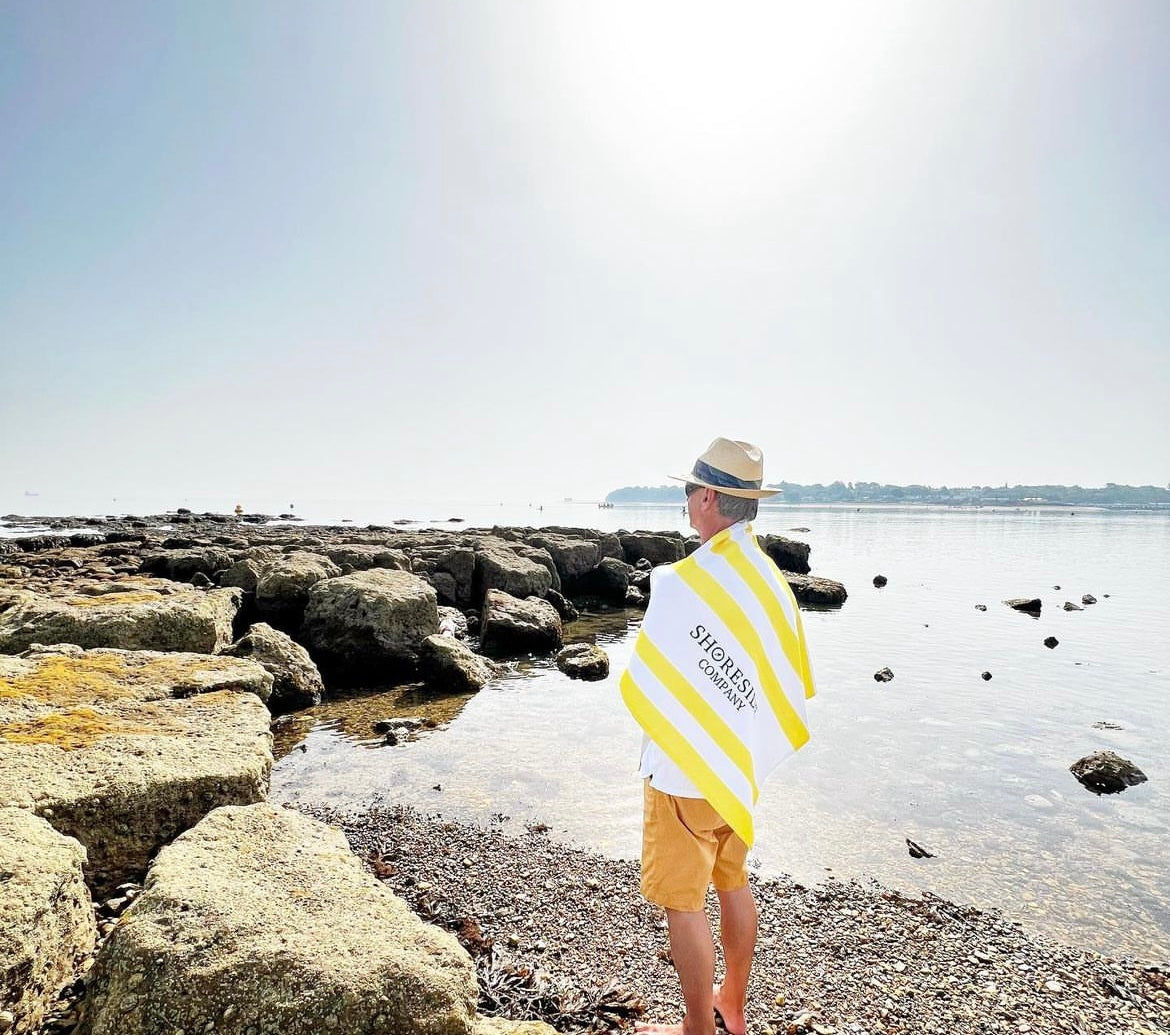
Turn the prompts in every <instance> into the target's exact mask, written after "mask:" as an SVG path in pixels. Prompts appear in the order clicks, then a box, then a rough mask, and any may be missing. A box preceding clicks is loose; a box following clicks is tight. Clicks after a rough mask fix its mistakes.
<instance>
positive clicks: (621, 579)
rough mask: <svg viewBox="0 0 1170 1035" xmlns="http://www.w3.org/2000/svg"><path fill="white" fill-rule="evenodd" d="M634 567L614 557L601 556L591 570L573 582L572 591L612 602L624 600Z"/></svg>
mask: <svg viewBox="0 0 1170 1035" xmlns="http://www.w3.org/2000/svg"><path fill="white" fill-rule="evenodd" d="M634 570H635V569H634V568H632V567H631V566H630V565H628V564H627V563H626V562H625V561H619V560H617V558H615V557H603V558H602V559H601V563H600V564H598V565H597V567H596V568H594V569H593V570H592V571H589V572H586V573H585V574H584V575H582V576H581V577H580V578H577V579H575V580H574V582H573V592H574V593H577V594H579V595H582V596H589V597H599V598H600V599H602V600H608V601H609V602H610V603H613V604H622V603H624V602H625V599H626V593H627V591H628V590H629V588H630V578H631V576H632V575H633V573H634Z"/></svg>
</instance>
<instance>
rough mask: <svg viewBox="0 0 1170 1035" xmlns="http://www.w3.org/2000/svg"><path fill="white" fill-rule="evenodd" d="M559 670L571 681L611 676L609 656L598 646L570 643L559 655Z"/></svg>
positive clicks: (592, 679)
mask: <svg viewBox="0 0 1170 1035" xmlns="http://www.w3.org/2000/svg"><path fill="white" fill-rule="evenodd" d="M557 668H559V669H560V670H561V671H562V672H564V674H565V675H566V676H568V677H569V678H570V679H584V680H587V681H594V680H598V679H604V678H605V677H606V676H608V675H609V655H608V654H606V653H605V651H604V650H602V649H601V648H600V647H598V646H597V645H596V644H592V643H570V644H569V645H568V646H567V647H564V648H562V649H561V651H560V653H559V654H557Z"/></svg>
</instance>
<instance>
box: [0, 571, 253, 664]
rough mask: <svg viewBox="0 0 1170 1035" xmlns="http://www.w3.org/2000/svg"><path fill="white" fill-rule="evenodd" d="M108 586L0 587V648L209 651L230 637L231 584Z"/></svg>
mask: <svg viewBox="0 0 1170 1035" xmlns="http://www.w3.org/2000/svg"><path fill="white" fill-rule="evenodd" d="M108 586H109V587H110V589H111V590H112V591H109V592H101V593H66V594H63V595H61V596H52V597H50V596H42V595H41V594H38V593H33V592H30V591H28V590H7V591H6V590H0V653H5V654H17V653H19V652H20V651H23V650H27V649H28V648H29V647H31V646H32V645H33V644H34V643H74V644H77V645H78V646H79V647H114V648H118V649H122V650H163V651H195V652H199V653H207V654H213V653H215V652H216V651H218V650H221V649H223V648H224V647H226V646H227V645H228V644H229V643H231V641H232V620H233V619H234V618H235V616H236V612H237V611H238V610H239V607H240V601H241V594H240V591H239V590H236V589H215V590H210V591H208V592H201V591H199V590H196V589H194V588H191V587H186V586H184V587H176V586H175V585H174V584H173V583H163V584H162V585H161V587H160V590H161V589H166V590H168V592H161V591H160V590H154V589H146V588H143V587H142V585H141V584H133V583H127V584H125V586H126V588H125V589H124V590H123V589H120V588H119V584H118V583H109V584H108Z"/></svg>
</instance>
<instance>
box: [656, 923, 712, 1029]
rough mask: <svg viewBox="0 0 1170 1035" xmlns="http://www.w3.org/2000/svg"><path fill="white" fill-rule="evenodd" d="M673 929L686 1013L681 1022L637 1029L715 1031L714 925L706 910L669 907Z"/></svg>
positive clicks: (672, 941)
mask: <svg viewBox="0 0 1170 1035" xmlns="http://www.w3.org/2000/svg"><path fill="white" fill-rule="evenodd" d="M666 922H667V926H668V928H669V931H670V955H671V957H672V958H673V959H674V969H675V970H676V971H677V972H678V980H679V984H681V985H682V994H683V1002H684V1003H685V1004H686V1014H685V1015H684V1016H683V1019H682V1024H639V1025H638V1026H637V1030H638V1031H642V1032H656V1033H681V1035H714V1031H715V1013H714V1011H713V1010H712V1009H711V1006H712V998H711V996H712V989H711V986H712V984H713V983H714V981H715V946H714V944H713V943H712V941H711V925H710V924H709V923H707V914H706V913H705V912H703V911H702V910H700V911H699V912H697V913H690V912H683V911H682V910H679V909H668V910H667V911H666Z"/></svg>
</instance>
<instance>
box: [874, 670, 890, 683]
mask: <svg viewBox="0 0 1170 1035" xmlns="http://www.w3.org/2000/svg"><path fill="white" fill-rule="evenodd" d="M873 678H874V679H875V680H877V681H878V682H879V683H888V682H889V681H890V680H891V679H893V678H894V673H893V671H891V670H890V669H889V668H879V669H878V670H877V671H876V672H875V673H874V674H873Z"/></svg>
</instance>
